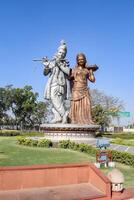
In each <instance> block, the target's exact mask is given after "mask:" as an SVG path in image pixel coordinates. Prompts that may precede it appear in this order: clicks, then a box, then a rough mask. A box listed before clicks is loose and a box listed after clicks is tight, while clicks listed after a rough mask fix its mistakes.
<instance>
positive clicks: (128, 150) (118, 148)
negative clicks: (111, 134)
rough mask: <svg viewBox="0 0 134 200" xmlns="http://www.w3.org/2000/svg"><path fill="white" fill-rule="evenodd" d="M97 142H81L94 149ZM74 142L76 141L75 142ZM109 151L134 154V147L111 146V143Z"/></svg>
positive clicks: (92, 140)
mask: <svg viewBox="0 0 134 200" xmlns="http://www.w3.org/2000/svg"><path fill="white" fill-rule="evenodd" d="M105 139H106V138H105ZM97 140H98V139H91V140H83V141H82V142H84V143H86V144H90V145H92V146H94V147H96V142H97ZM107 140H110V139H107ZM75 141H78V140H75ZM109 149H113V150H117V151H123V152H128V153H131V154H134V147H132V146H125V145H119V144H112V143H111V144H110V147H109Z"/></svg>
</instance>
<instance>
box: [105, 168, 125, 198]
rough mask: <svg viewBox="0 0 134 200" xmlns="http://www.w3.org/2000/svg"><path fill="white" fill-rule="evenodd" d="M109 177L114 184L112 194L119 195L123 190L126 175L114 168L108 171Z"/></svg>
mask: <svg viewBox="0 0 134 200" xmlns="http://www.w3.org/2000/svg"><path fill="white" fill-rule="evenodd" d="M107 176H108V178H109V179H110V181H111V184H112V195H113V196H118V195H120V194H121V193H122V192H123V189H124V175H123V173H122V172H121V171H120V170H118V169H116V168H114V169H113V170H112V171H111V172H109V173H108V175H107Z"/></svg>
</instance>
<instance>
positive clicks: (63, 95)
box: [42, 41, 98, 125]
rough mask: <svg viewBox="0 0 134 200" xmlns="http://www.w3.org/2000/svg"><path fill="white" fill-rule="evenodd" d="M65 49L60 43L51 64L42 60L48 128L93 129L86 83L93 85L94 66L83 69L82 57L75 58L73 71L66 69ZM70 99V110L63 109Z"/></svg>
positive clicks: (80, 55) (79, 55) (81, 54)
mask: <svg viewBox="0 0 134 200" xmlns="http://www.w3.org/2000/svg"><path fill="white" fill-rule="evenodd" d="M66 53H67V46H66V44H65V42H64V41H61V44H60V46H59V47H58V49H57V51H56V53H55V55H54V57H53V58H52V59H51V60H48V58H43V59H42V63H43V65H44V75H45V76H46V75H48V74H49V79H48V81H47V84H46V87H45V93H44V98H45V99H47V100H50V101H51V103H52V107H53V108H52V112H53V119H52V121H51V124H57V123H62V124H67V123H70V124H80V125H82V124H87V125H91V124H92V125H93V124H94V122H93V121H92V116H91V99H90V93H89V88H88V81H91V82H95V76H94V71H96V70H97V69H98V67H97V65H87V60H86V56H85V55H84V54H83V53H79V54H77V56H76V66H75V68H72V69H71V68H70V66H69V62H68V61H67V60H66V59H65V57H66ZM70 96H71V99H70V101H71V102H70V109H69V110H67V109H66V107H65V100H66V99H69V98H70Z"/></svg>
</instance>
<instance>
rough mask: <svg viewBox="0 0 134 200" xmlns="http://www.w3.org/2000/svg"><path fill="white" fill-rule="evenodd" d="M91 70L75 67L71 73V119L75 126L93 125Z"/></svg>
mask: <svg viewBox="0 0 134 200" xmlns="http://www.w3.org/2000/svg"><path fill="white" fill-rule="evenodd" d="M88 80H89V70H88V69H86V68H82V69H81V68H79V67H75V69H73V70H72V72H71V89H72V96H71V107H70V112H69V118H70V121H71V123H74V124H93V122H92V117H91V102H90V94H89V89H88V87H87V84H88V83H87V81H88Z"/></svg>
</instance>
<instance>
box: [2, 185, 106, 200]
mask: <svg viewBox="0 0 134 200" xmlns="http://www.w3.org/2000/svg"><path fill="white" fill-rule="evenodd" d="M0 199H1V200H18V199H19V200H90V199H92V200H101V199H102V200H104V199H108V198H107V197H106V194H104V193H103V192H102V191H100V190H98V189H97V188H96V187H94V186H93V185H91V184H90V183H80V184H71V185H62V186H55V187H45V188H34V189H20V190H7V191H0Z"/></svg>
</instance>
